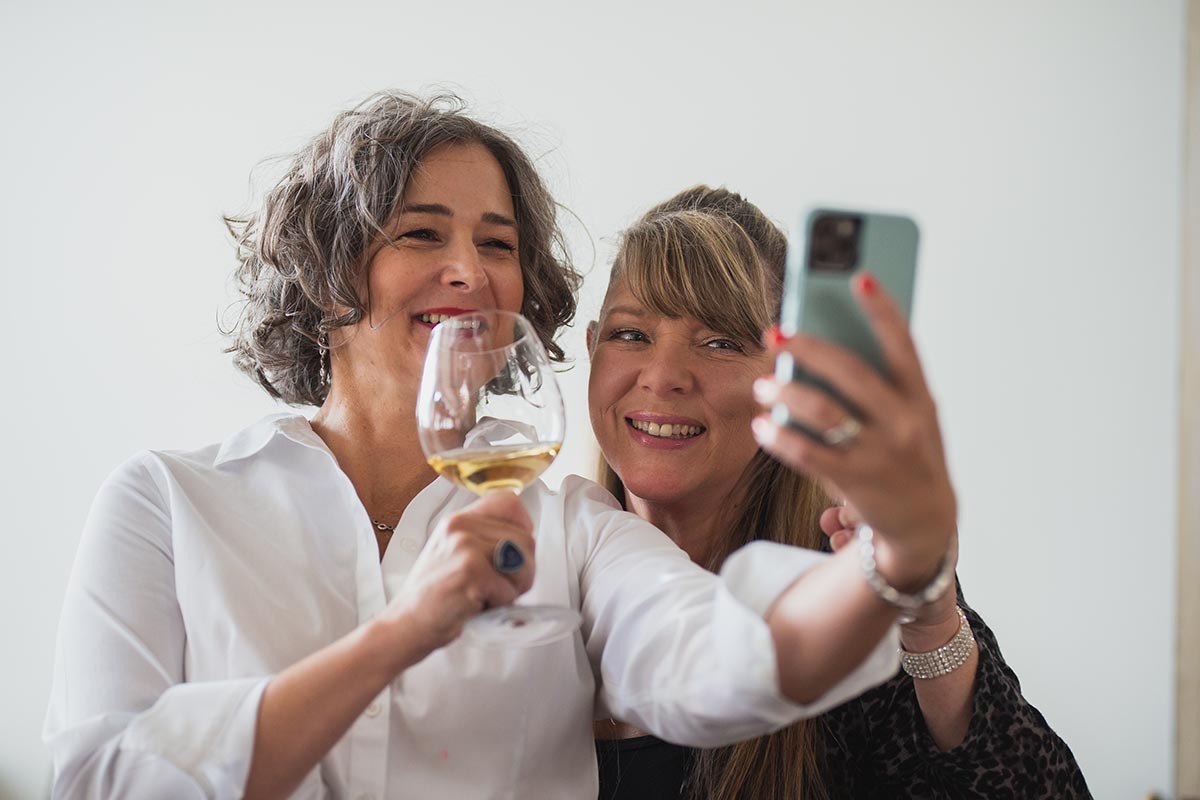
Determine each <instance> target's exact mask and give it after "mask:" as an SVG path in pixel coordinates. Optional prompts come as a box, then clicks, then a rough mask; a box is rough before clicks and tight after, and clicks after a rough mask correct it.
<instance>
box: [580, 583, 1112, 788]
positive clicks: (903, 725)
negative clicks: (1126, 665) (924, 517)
mask: <svg viewBox="0 0 1200 800" xmlns="http://www.w3.org/2000/svg"><path fill="white" fill-rule="evenodd" d="M958 601H959V605H960V606H962V608H963V611H964V612H965V613H966V615H967V620H968V622H970V624H971V630H972V631H973V632H974V634H975V640H976V642H977V643H978V647H979V666H978V669H977V671H976V675H975V695H974V699H973V706H972V711H971V722H970V726H969V727H968V729H967V735H966V738H965V739H964V740H963V741H962V743H961V744H959V745H958V746H957V747H955V748H953V749H951V750H948V751H945V752H943V751H941V750H939V749H938V747H937V745H936V744H935V743H934V741H933V738H932V737H931V736H930V735H929V730H928V729H927V728H926V726H925V718H924V717H923V716H922V714H921V709H920V707H919V706H918V704H917V695H916V691H915V690H914V688H913V680H912V678H910V677H909V676H908V675H906V674H904V673H903V672H901V673H898V674H897V675H896V676H894V677H893V678H892V679H891V680H889V681H888V682H886V683H884V684H882V685H880V686H877V687H876V688H874V689H872V690H871V691H869V692H867V693H866V694H864V695H862V696H861V697H858V698H856V699H854V700H851V701H850V702H848V703H846V704H844V705H842V706H839V707H838V708H835V709H833V710H832V711H829V712H828V713H826V714H825V715H823V716H822V717H820V718H819V719H820V721H821V723H822V728H821V733H822V736H821V740H822V744H823V746H824V748H823V749H824V753H823V758H822V761H823V767H824V768H823V770H822V783H823V784H824V787H825V790H826V792H827V793H828V794H829V796H830V797H831V798H837V799H839V800H840V798H856V799H857V798H863V799H864V800H874V799H875V798H879V800H884V798H886V799H887V800H893V799H894V798H905V797H911V798H922V800H974V798H987V800H1007V799H1008V798H1011V799H1012V800H1040V799H1041V798H1047V799H1048V798H1053V799H1054V800H1074V799H1075V798H1090V797H1091V796H1092V795H1091V792H1090V791H1089V790H1088V787H1087V782H1086V781H1085V780H1084V778H1083V773H1082V772H1080V770H1079V765H1078V764H1076V763H1075V757H1074V756H1073V755H1072V754H1071V749H1070V748H1069V747H1067V744H1066V742H1064V741H1063V740H1062V739H1061V738H1059V736H1058V735H1057V734H1056V733H1055V732H1054V731H1053V730H1051V729H1050V726H1049V725H1048V724H1047V723H1046V719H1045V717H1043V716H1042V715H1041V713H1040V712H1039V711H1038V710H1037V709H1036V708H1034V707H1033V706H1032V705H1030V704H1029V702H1028V701H1027V700H1026V699H1025V698H1024V697H1023V696H1022V695H1021V684H1020V682H1019V681H1018V680H1017V676H1016V675H1015V674H1014V673H1013V671H1012V670H1011V669H1009V667H1008V664H1006V663H1005V662H1004V657H1003V656H1002V655H1001V653H1000V646H999V645H998V644H997V643H996V637H995V635H994V634H993V633H992V631H991V629H990V628H988V626H987V625H986V624H985V623H984V621H983V619H981V618H980V616H979V615H978V614H976V613H975V611H974V610H972V609H971V608H970V607H969V606H968V605H967V604H966V601H965V600H964V599H963V596H962V589H961V587H960V588H959V591H958ZM596 751H597V758H598V761H599V766H600V798H601V800H650V798H656V799H659V798H686V799H687V800H693V798H692V797H691V794H692V793H691V792H690V791H689V787H688V786H687V781H688V778H689V777H690V774H691V765H692V754H693V753H694V752H695V751H694V750H691V749H689V748H686V747H680V746H678V745H673V744H668V743H667V742H663V741H661V740H658V739H655V738H654V737H652V736H643V737H638V738H636V739H621V740H613V741H598V742H597V743H596Z"/></svg>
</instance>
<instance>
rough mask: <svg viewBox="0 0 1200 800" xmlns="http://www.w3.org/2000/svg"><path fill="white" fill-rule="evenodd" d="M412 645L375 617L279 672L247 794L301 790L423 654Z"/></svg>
mask: <svg viewBox="0 0 1200 800" xmlns="http://www.w3.org/2000/svg"><path fill="white" fill-rule="evenodd" d="M393 624H394V623H393ZM410 650H411V648H409V647H408V646H407V643H406V642H405V641H404V638H403V636H397V635H396V634H395V632H394V631H393V630H392V629H390V628H389V627H387V626H385V624H383V623H379V622H373V623H368V624H367V625H364V626H362V627H359V628H357V629H355V630H354V631H353V632H351V633H349V634H347V635H346V636H344V637H342V638H341V639H339V640H338V641H336V642H334V643H333V644H331V645H329V646H327V647H325V648H323V649H321V650H318V651H317V652H316V653H313V654H312V655H310V656H308V657H307V658H304V659H303V660H301V661H299V662H297V663H296V664H294V665H292V666H291V667H289V668H287V669H286V670H284V671H283V672H280V673H279V674H278V675H277V676H276V677H275V678H274V679H273V680H272V681H271V682H270V684H268V685H267V688H266V690H265V692H264V693H263V698H262V702H261V704H260V705H259V711H258V725H257V728H256V730H255V736H254V755H253V758H252V760H251V763H250V775H249V777H248V779H247V781H246V794H245V796H246V797H247V798H274V797H285V796H287V795H289V794H291V793H292V792H293V791H295V789H296V787H297V786H299V785H300V782H301V781H302V780H303V779H304V776H305V775H307V774H308V773H309V772H310V771H311V770H312V769H313V767H315V766H316V765H317V763H318V762H319V761H320V760H321V758H323V757H324V756H325V754H326V753H327V752H329V750H330V749H331V748H332V747H333V746H334V745H335V744H336V743H337V742H338V740H339V739H341V737H342V736H343V735H344V734H345V733H346V731H347V730H348V729H349V728H350V725H351V724H353V722H354V720H355V719H357V718H358V716H359V715H360V714H362V713H363V711H364V710H365V709H366V708H367V706H368V705H369V704H370V703H371V701H372V700H374V699H375V697H376V696H377V695H378V694H379V693H380V692H381V691H383V689H384V688H385V687H386V686H387V685H388V684H389V683H390V682H391V681H392V680H393V679H395V677H396V675H398V674H399V673H400V672H402V671H403V670H404V669H405V668H407V667H408V666H411V665H412V664H415V663H416V662H417V661H419V660H420V658H421V657H423V656H420V655H418V654H416V653H413V652H410Z"/></svg>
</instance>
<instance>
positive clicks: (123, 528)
mask: <svg viewBox="0 0 1200 800" xmlns="http://www.w3.org/2000/svg"><path fill="white" fill-rule="evenodd" d="M473 499H474V495H472V494H470V493H469V492H466V491H464V490H461V489H458V488H456V487H454V486H453V485H452V484H450V483H449V482H448V481H445V480H444V479H440V478H439V479H438V480H436V481H434V482H433V483H432V484H430V485H429V486H428V487H427V488H426V489H425V490H423V491H422V492H421V493H420V494H419V495H418V496H417V497H416V499H415V500H413V502H412V503H411V504H410V505H409V507H408V508H407V509H406V510H405V512H404V517H403V518H402V519H401V520H400V523H399V525H398V526H397V528H396V533H395V534H394V536H393V538H392V540H391V542H390V544H389V546H388V548H387V551H386V554H385V556H384V558H383V561H382V563H380V561H379V550H378V546H377V544H376V541H375V534H374V529H373V527H372V525H371V521H370V519H369V518H368V516H367V512H366V510H365V509H364V508H363V505H362V503H361V502H360V501H359V499H358V497H357V495H356V493H355V491H354V487H353V486H352V485H351V483H350V481H349V479H348V478H347V477H346V476H345V474H344V473H343V472H342V471H341V469H339V467H338V465H337V463H336V461H335V459H334V456H333V454H332V453H331V452H330V450H329V449H328V448H327V447H326V446H325V444H324V442H323V441H322V440H321V439H320V438H319V437H318V436H317V435H316V434H315V433H313V431H312V428H311V427H310V426H309V424H308V421H307V420H306V419H305V418H304V417H301V416H294V415H287V414H279V415H274V416H271V417H267V418H266V419H264V420H262V421H260V422H259V423H257V424H255V425H253V426H251V427H249V428H247V429H245V430H243V431H241V432H240V433H237V434H235V435H234V436H232V437H231V438H229V439H228V440H226V441H225V442H224V443H222V444H220V445H213V446H211V447H207V448H204V449H202V450H197V451H194V452H145V453H142V454H139V455H137V456H135V457H134V458H132V459H131V460H129V461H128V462H126V463H125V464H124V465H123V466H121V467H120V468H118V469H117V470H116V472H114V473H113V475H112V476H111V477H110V478H109V479H108V480H107V481H106V482H105V484H104V486H103V487H102V488H101V490H100V492H99V494H98V496H97V498H96V501H95V503H94V505H93V508H92V511H91V514H90V515H89V517H88V521H87V524H86V527H85V529H84V532H83V537H82V540H81V542H80V546H79V552H78V555H77V557H76V562H75V566H74V569H73V572H72V575H71V579H70V583H69V586H68V589H67V595H66V599H65V603H64V607H63V615H62V621H61V625H60V630H59V639H58V650H57V655H56V663H55V672H54V686H53V690H52V693H51V700H50V708H49V712H48V714H47V719H46V728H45V738H46V742H47V744H48V745H49V747H50V749H51V752H52V754H53V758H54V767H55V786H54V796H55V797H71V798H76V797H89V798H110V797H122V798H143V797H153V798H159V797H162V798H166V797H170V798H193V797H195V798H200V797H217V798H234V797H240V796H241V795H242V789H243V787H244V785H245V781H246V777H247V774H248V771H249V766H250V757H251V754H252V751H253V745H254V730H255V723H256V719H257V713H258V703H259V700H260V698H261V696H262V692H263V689H264V687H265V686H266V684H267V682H268V681H269V680H270V678H271V676H272V675H273V674H275V673H277V672H279V671H281V670H283V669H285V668H286V667H288V666H290V665H291V664H294V663H295V662H297V661H298V660H300V659H301V658H303V657H304V656H306V655H308V654H310V653H312V652H314V651H316V650H318V649H320V648H322V647H324V646H326V645H328V644H330V643H332V642H333V641H335V640H337V639H338V638H340V637H342V636H344V635H345V634H346V633H348V632H350V631H351V630H353V629H354V628H355V627H357V626H358V625H360V624H362V623H363V622H365V621H367V620H369V619H371V618H372V617H374V616H375V615H377V614H379V613H380V611H381V610H382V609H383V608H384V606H385V605H386V604H387V602H388V601H389V599H391V598H392V597H394V596H395V595H396V593H397V592H398V591H399V590H400V588H401V586H403V584H404V582H405V580H407V578H408V576H409V573H410V570H411V568H412V565H413V562H414V560H415V559H416V557H417V554H418V553H419V552H420V550H421V548H422V546H423V545H424V543H425V541H426V537H427V536H428V535H429V534H430V533H431V532H432V531H433V529H434V527H435V526H436V524H437V522H438V520H439V519H440V518H441V517H442V516H443V515H444V514H445V513H446V512H448V511H451V510H454V509H457V508H460V507H462V506H465V505H467V504H468V503H470V502H471V501H472V500H473ZM522 501H523V503H524V504H525V506H526V508H527V509H528V511H529V514H530V516H531V518H532V519H533V520H534V533H535V536H536V537H537V543H538V548H537V577H536V580H535V583H534V586H533V589H532V590H531V591H530V592H528V593H527V594H526V595H524V596H523V597H522V598H521V599H520V602H522V603H546V604H551V605H561V606H568V607H571V608H575V609H578V610H579V611H580V613H581V614H582V616H583V619H584V623H583V627H582V630H581V631H579V632H578V633H576V634H575V636H573V637H568V638H566V639H560V640H559V641H557V642H554V643H551V644H547V645H543V646H541V647H533V648H519V647H513V648H507V647H494V646H493V647H483V646H479V645H474V644H471V643H470V642H468V641H466V640H463V639H459V640H458V641H456V642H454V643H452V644H450V645H449V646H447V647H444V648H442V649H440V650H437V651H435V652H433V653H431V654H430V655H429V656H428V657H426V658H425V659H424V660H423V661H421V662H420V663H418V664H416V665H415V666H412V667H410V668H409V669H407V670H405V671H404V672H403V673H402V674H401V675H400V676H399V677H397V678H396V680H394V681H393V682H392V683H391V685H390V686H389V687H388V688H387V689H386V690H385V691H384V692H383V693H381V694H380V695H379V696H378V697H377V698H376V699H375V701H373V702H372V703H371V704H370V705H369V706H368V707H367V709H366V710H365V711H364V713H363V714H362V715H361V716H360V717H359V719H358V720H357V721H356V722H354V724H353V725H351V727H350V729H349V730H348V731H347V733H346V734H345V736H343V737H342V739H341V740H340V741H339V742H338V743H337V745H335V746H334V748H333V749H332V750H331V751H330V752H329V753H328V754H327V755H326V756H325V758H323V759H322V760H321V763H320V764H319V765H318V766H317V767H316V768H315V769H314V770H313V771H312V772H311V773H310V774H309V775H308V776H307V777H306V779H305V780H304V782H303V784H302V785H301V787H300V789H299V790H298V791H297V792H296V794H295V795H294V796H295V797H303V798H324V797H334V798H364V799H365V798H375V799H376V800H383V798H400V797H419V798H456V799H457V798H589V800H590V799H591V798H595V796H596V793H597V775H596V762H595V752H594V749H593V745H592V736H591V721H592V719H593V717H594V716H600V717H609V716H612V717H615V718H618V719H624V720H628V721H629V722H632V723H633V724H635V725H637V726H638V727H640V728H643V729H646V730H649V731H652V732H654V733H656V734H658V735H659V736H661V737H663V738H665V739H668V740H670V741H674V742H678V743H682V744H690V745H696V746H714V745H719V744H724V743H728V742H731V741H734V740H738V739H744V738H748V737H752V736H757V735H760V734H764V733H767V732H769V731H772V730H775V729H777V728H780V727H782V726H784V725H787V724H789V723H790V722H792V721H794V720H796V719H798V718H800V717H802V716H807V715H813V714H816V713H820V712H821V711H823V710H825V709H828V708H830V707H832V706H834V705H836V704H838V703H840V702H843V701H845V700H847V699H849V698H851V697H853V696H855V695H857V694H859V693H861V692H862V691H864V690H866V689H868V688H870V687H871V686H873V685H876V684H878V683H880V682H882V681H884V680H886V679H887V678H888V677H890V676H891V675H892V674H893V673H894V671H895V669H896V645H897V641H898V639H897V634H896V631H895V630H894V629H893V631H892V632H891V633H890V634H889V636H887V637H885V639H884V640H883V641H882V642H881V643H880V644H879V646H878V648H877V649H876V650H875V651H874V652H873V654H872V655H871V656H870V657H868V659H867V660H866V661H865V662H864V663H863V664H862V665H861V666H860V667H859V668H858V669H857V670H856V671H855V672H854V673H853V674H851V675H850V676H848V677H847V678H846V679H845V680H843V681H842V682H841V683H840V684H838V685H837V686H836V687H835V688H834V689H832V690H831V691H830V692H829V693H828V694H826V695H825V696H824V697H822V698H821V699H820V700H819V701H818V702H816V703H814V704H813V705H810V706H798V705H795V704H792V703H790V702H788V701H787V700H786V699H785V698H783V697H782V696H781V695H780V693H779V689H778V678H777V675H776V662H775V653H774V649H773V643H772V639H771V636H770V633H769V631H768V629H767V626H766V624H765V623H764V622H763V619H762V617H763V614H764V613H765V611H766V609H767V608H768V607H769V605H770V604H771V602H772V601H773V600H774V599H775V597H776V596H778V594H779V593H780V592H781V591H782V590H783V589H785V588H786V587H787V586H788V585H789V584H790V583H791V582H792V581H794V580H795V579H796V577H798V576H799V575H800V574H801V573H802V572H803V571H804V570H805V569H807V568H809V567H811V566H812V565H814V564H815V563H817V562H818V561H819V559H820V558H821V557H822V556H821V555H820V554H817V553H813V552H810V551H805V550H800V549H795V548H785V547H782V546H780V545H771V544H767V543H759V544H756V545H751V546H750V547H749V548H744V549H743V550H742V551H740V552H739V553H738V554H735V556H734V557H733V558H732V559H730V561H729V562H728V563H727V568H726V569H725V570H724V571H723V573H722V575H723V577H721V578H718V577H717V576H714V575H712V574H710V573H708V572H706V571H704V570H703V569H701V568H699V567H697V566H695V565H693V564H692V563H691V561H690V560H689V559H688V558H687V555H686V554H685V553H684V552H683V551H682V550H680V549H679V548H677V547H676V546H675V545H674V544H673V543H672V542H671V541H670V540H669V539H668V538H667V537H666V536H665V535H664V534H663V533H661V532H660V531H659V530H658V529H656V528H654V527H653V526H651V525H649V524H648V523H646V522H644V521H643V520H641V519H639V518H638V517H636V516H634V515H632V514H628V513H626V512H624V511H622V510H620V509H619V508H618V507H617V506H616V503H615V501H614V500H613V499H612V497H611V496H610V495H609V494H608V493H607V492H605V491H604V490H603V489H601V488H600V487H599V486H597V485H595V484H593V483H591V482H589V481H585V480H583V479H581V478H569V479H568V480H567V481H565V482H564V484H563V488H562V489H561V491H559V492H552V491H550V490H548V489H547V488H546V487H545V486H544V485H542V484H540V483H539V484H536V485H535V486H532V487H530V488H529V489H528V490H527V491H526V492H525V493H524V494H523V495H522Z"/></svg>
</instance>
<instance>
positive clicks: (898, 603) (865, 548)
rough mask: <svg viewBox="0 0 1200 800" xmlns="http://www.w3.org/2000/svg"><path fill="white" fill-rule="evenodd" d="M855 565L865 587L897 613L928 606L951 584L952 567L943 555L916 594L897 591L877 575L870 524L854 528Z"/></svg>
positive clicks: (952, 576)
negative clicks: (860, 570) (856, 557)
mask: <svg viewBox="0 0 1200 800" xmlns="http://www.w3.org/2000/svg"><path fill="white" fill-rule="evenodd" d="M858 552H859V563H861V564H862V570H863V577H864V578H866V580H867V584H868V585H870V587H871V588H872V589H873V590H874V591H875V594H877V595H879V597H880V598H882V599H883V601H884V602H885V603H887V604H888V605H890V606H894V607H895V608H898V609H900V610H901V611H908V612H912V611H917V610H918V609H920V608H922V607H924V606H927V605H929V604H930V603H932V602H933V601H934V600H937V599H938V598H940V597H941V596H942V595H944V594H945V593H946V590H947V589H949V588H950V587H951V586H953V585H954V564H953V562H952V561H951V560H950V558H949V557H946V556H943V558H942V563H941V566H940V567H938V574H937V576H936V577H934V579H933V580H931V581H930V582H929V583H928V584H927V585H926V586H925V587H924V588H923V589H921V590H920V591H919V592H911V593H906V592H901V591H900V590H899V589H897V588H896V587H895V586H892V585H891V584H890V583H888V582H887V581H886V580H884V579H883V576H882V575H880V574H879V571H878V569H877V564H876V563H875V531H874V530H872V529H871V526H870V525H859V526H858Z"/></svg>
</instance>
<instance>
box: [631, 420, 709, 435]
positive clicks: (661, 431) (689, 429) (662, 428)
mask: <svg viewBox="0 0 1200 800" xmlns="http://www.w3.org/2000/svg"><path fill="white" fill-rule="evenodd" d="M629 422H630V424H631V425H633V427H635V428H637V429H638V430H639V431H642V432H643V433H648V434H650V435H651V436H657V437H658V438H660V439H690V438H691V437H693V436H699V435H700V434H701V433H703V432H704V428H703V427H701V426H699V425H671V424H669V423H665V424H662V425H660V424H659V423H657V422H643V421H642V420H640V419H631V420H630V421H629Z"/></svg>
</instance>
